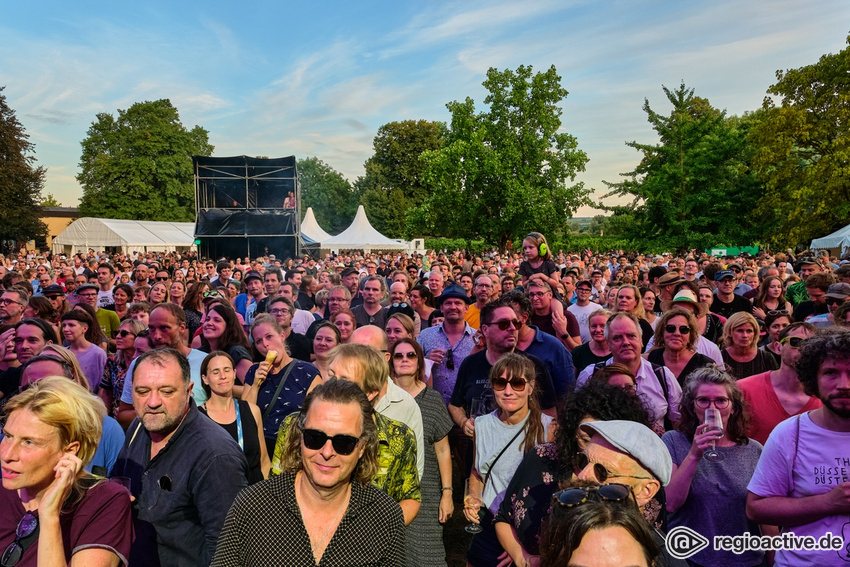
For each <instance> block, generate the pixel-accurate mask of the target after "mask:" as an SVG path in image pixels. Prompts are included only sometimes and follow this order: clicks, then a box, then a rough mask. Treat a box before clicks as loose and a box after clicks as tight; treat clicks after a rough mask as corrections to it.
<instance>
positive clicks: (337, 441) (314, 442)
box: [301, 429, 360, 455]
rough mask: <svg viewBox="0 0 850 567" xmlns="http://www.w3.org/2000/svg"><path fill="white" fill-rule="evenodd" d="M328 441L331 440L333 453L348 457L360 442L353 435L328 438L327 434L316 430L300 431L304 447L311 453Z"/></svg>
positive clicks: (338, 435)
mask: <svg viewBox="0 0 850 567" xmlns="http://www.w3.org/2000/svg"><path fill="white" fill-rule="evenodd" d="M328 439H330V440H331V445H333V448H334V451H335V452H336V453H338V454H340V455H350V454H351V453H353V452H354V449H356V448H357V443H359V442H360V438H359V437H354V436H353V435H343V434H341V433H340V434H337V435H334V436H333V437H330V436H329V435H328V434H327V433H325V432H324V431H319V430H318V429H302V430H301V440H302V441H303V442H304V446H305V447H307V448H308V449H310V450H311V451H318V450H320V449H321V448H322V447H324V446H325V443H327V442H328Z"/></svg>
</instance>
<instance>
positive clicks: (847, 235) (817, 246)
mask: <svg viewBox="0 0 850 567" xmlns="http://www.w3.org/2000/svg"><path fill="white" fill-rule="evenodd" d="M848 243H850V224H848V225H847V226H845V227H844V228H841V229H839V230H836V231H835V232H833V233H832V234H827V235H826V236H822V237H820V238H815V239H814V240H812V243H811V244H810V245H809V248H811V249H812V250H827V249H832V248H840V249H841V252H842V253H843V252H844V249H845V248H847V246H848Z"/></svg>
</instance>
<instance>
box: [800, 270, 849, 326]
mask: <svg viewBox="0 0 850 567" xmlns="http://www.w3.org/2000/svg"><path fill="white" fill-rule="evenodd" d="M848 298H850V284H848V283H844V282H839V283H834V284H832V285H830V286H829V288H827V290H826V295H825V297H824V303H826V310H827V312H826V313H821V314H819V315H812V316H811V317H809V318H808V319H806V321H807V322H808V323H811V324H812V325H814V326H815V327H817V328H818V329H826V328H828V327H831V326H832V325H834V324H835V318H834V314H835V312H836V311H837V310H838V308H839V307H840V306H841V305H842V304H843V303H844V302H845V301H847V299H848Z"/></svg>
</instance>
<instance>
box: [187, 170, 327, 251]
mask: <svg viewBox="0 0 850 567" xmlns="http://www.w3.org/2000/svg"><path fill="white" fill-rule="evenodd" d="M192 162H193V166H194V170H195V210H196V211H197V219H196V221H195V239H196V240H197V241H199V244H198V253H199V254H200V255H201V256H202V257H207V258H214V259H215V258H223V257H228V258H239V257H245V256H248V257H250V258H256V257H258V256H262V255H265V254H275V255H276V256H277V257H278V258H287V257H290V258H292V257H295V256H297V255H300V254H303V253H304V252H313V250H312V248H314V247H316V246H315V245H314V243H313V242H312V241H307V242H304V241H302V238H301V236H300V233H301V230H300V228H301V214H300V209H301V207H300V204H301V185H300V183H299V181H298V172H297V170H296V166H295V156H289V157H284V158H272V159H268V158H252V157H248V156H234V157H205V156H193V157H192ZM305 245H306V246H305ZM311 245H312V246H311Z"/></svg>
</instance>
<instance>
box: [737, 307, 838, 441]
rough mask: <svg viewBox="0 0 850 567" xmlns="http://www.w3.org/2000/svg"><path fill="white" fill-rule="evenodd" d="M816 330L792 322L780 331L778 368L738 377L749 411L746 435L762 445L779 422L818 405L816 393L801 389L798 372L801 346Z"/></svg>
mask: <svg viewBox="0 0 850 567" xmlns="http://www.w3.org/2000/svg"><path fill="white" fill-rule="evenodd" d="M815 333H817V328H816V327H815V326H814V325H811V324H809V323H803V322H797V323H791V324H790V325H788V326H787V327H785V328H784V329H782V330H781V331H780V332H779V356H780V360H781V364H780V365H779V370H768V371H767V372H763V373H761V374H755V375H753V376H750V377H748V378H744V379H743V380H738V387H739V388H741V392H742V393H743V394H744V400H745V401H746V403H747V408H748V409H749V411H750V426H749V429H748V430H747V437H749V438H751V439H755V440H756V441H758V442H759V443H761V444H762V445H764V444H765V443H766V442H767V437H768V435H770V432H771V431H773V429H774V428H775V427H776V426H777V425H779V423H780V422H782V421H785V420H786V419H788V418H790V417H793V416H795V415H799V414H801V413H804V412H808V411H811V410H814V409H817V408H819V407H821V402H820V400H819V399H818V398H817V397H816V396H811V395H809V394H806V392H805V391H803V384H802V383H801V382H800V377H799V375H798V374H797V361H798V360H799V359H800V347H801V346H802V345H803V342H804V341H806V340H807V339H809V338H811V337H813V336H814V335H815Z"/></svg>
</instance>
